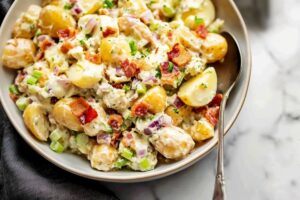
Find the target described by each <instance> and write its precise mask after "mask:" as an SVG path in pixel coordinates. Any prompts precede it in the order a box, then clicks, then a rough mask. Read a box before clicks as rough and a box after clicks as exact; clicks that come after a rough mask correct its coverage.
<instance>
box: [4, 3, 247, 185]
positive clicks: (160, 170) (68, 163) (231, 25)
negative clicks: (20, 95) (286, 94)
mask: <svg viewBox="0 0 300 200" xmlns="http://www.w3.org/2000/svg"><path fill="white" fill-rule="evenodd" d="M213 2H214V3H215V6H216V8H217V16H218V17H220V18H222V19H224V20H225V22H226V23H225V29H226V30H227V31H229V32H231V33H232V34H233V35H234V36H235V37H236V39H237V42H238V43H239V46H240V48H241V54H242V68H243V71H242V76H241V79H240V81H239V83H238V84H237V86H236V88H235V90H234V91H233V92H232V95H231V97H230V101H229V103H228V106H227V108H226V113H225V116H226V120H225V128H226V132H227V131H228V130H229V129H230V127H231V126H232V124H233V123H234V121H235V119H236V118H237V116H238V114H239V112H240V110H241V108H242V106H243V103H244V100H245V98H246V94H247V89H248V85H249V81H250V74H251V53H250V46H249V40H248V35H247V30H246V26H245V23H244V21H243V19H242V17H241V15H240V13H239V11H238V9H237V8H236V6H235V4H234V2H233V1H232V0H213ZM31 4H40V0H16V1H15V2H14V4H13V5H12V6H11V8H10V10H9V12H8V13H7V15H6V17H5V19H4V21H3V23H2V26H1V29H0V41H1V45H0V55H2V51H3V47H4V45H5V43H6V41H7V40H8V39H9V38H10V37H11V32H12V28H13V24H14V23H15V21H16V20H17V18H18V17H19V16H20V14H21V12H24V11H25V10H27V8H28V6H29V5H31ZM229 51H230V50H229ZM14 76H15V71H11V70H8V69H5V68H3V67H2V62H1V61H0V84H1V87H0V98H1V102H2V105H3V107H4V109H5V111H6V113H7V115H8V117H9V119H10V121H11V123H12V124H13V125H14V127H15V128H16V129H17V131H18V132H19V134H20V135H21V136H22V138H23V139H24V140H25V141H26V142H27V143H28V144H29V145H30V146H31V147H32V148H33V149H34V150H35V151H36V152H38V153H39V154H40V155H41V156H43V157H44V158H46V159H47V160H49V161H50V162H52V163H53V164H55V165H57V166H59V167H61V168H62V169H64V170H66V171H69V172H71V173H74V174H77V175H79V176H82V177H86V178H90V179H95V180H99V181H110V182H139V181H148V180H153V179H156V178H160V177H164V176H168V175H170V174H173V173H175V172H178V171H180V170H182V169H184V168H186V167H188V166H190V165H192V164H193V163H195V162H196V161H198V160H199V159H201V158H203V157H204V156H205V155H207V154H208V153H209V152H210V151H211V150H212V149H213V148H214V147H215V146H216V144H217V137H216V136H215V137H214V138H213V139H211V140H209V141H208V142H207V143H206V144H204V145H202V146H201V147H199V148H197V149H195V150H194V151H193V152H192V153H191V154H190V155H189V156H187V157H186V158H184V159H182V160H180V161H177V162H174V163H171V164H161V165H159V166H157V168H156V169H154V170H152V171H148V172H133V171H117V172H101V171H96V170H94V169H92V168H91V167H90V163H89V162H88V161H87V160H85V159H83V158H81V157H80V156H77V155H73V154H69V153H63V154H57V153H54V152H53V151H51V150H50V148H49V145H48V144H46V143H41V142H39V141H37V140H36V139H35V138H34V137H33V136H32V135H31V134H30V133H29V132H28V131H27V129H26V127H25V126H24V123H23V119H22V115H21V113H20V112H19V111H18V109H17V107H16V106H15V105H14V102H13V101H12V100H11V99H10V97H9V91H8V87H9V85H10V84H11V83H12V81H13V79H14Z"/></svg>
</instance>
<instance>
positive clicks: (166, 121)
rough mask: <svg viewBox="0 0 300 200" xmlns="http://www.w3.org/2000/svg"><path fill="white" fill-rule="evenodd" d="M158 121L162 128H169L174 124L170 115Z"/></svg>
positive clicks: (163, 116)
mask: <svg viewBox="0 0 300 200" xmlns="http://www.w3.org/2000/svg"><path fill="white" fill-rule="evenodd" d="M158 121H159V124H160V126H169V125H171V124H172V118H171V117H170V116H168V115H162V116H161V117H160V118H159V119H158Z"/></svg>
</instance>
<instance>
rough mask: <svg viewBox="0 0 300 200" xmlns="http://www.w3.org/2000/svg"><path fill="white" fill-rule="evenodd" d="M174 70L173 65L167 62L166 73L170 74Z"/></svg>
mask: <svg viewBox="0 0 300 200" xmlns="http://www.w3.org/2000/svg"><path fill="white" fill-rule="evenodd" d="M173 69H174V64H173V63H172V62H169V65H168V72H170V73H171V72H172V71H173Z"/></svg>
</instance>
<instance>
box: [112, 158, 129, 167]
mask: <svg viewBox="0 0 300 200" xmlns="http://www.w3.org/2000/svg"><path fill="white" fill-rule="evenodd" d="M127 163H128V160H125V159H123V158H119V159H118V160H117V161H116V162H115V163H114V167H115V168H118V169H121V168H122V167H124V166H126V165H127Z"/></svg>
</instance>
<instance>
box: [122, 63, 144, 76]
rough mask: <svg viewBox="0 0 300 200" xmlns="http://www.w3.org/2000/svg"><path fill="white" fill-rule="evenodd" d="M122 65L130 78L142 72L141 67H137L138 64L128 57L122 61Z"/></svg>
mask: <svg viewBox="0 0 300 200" xmlns="http://www.w3.org/2000/svg"><path fill="white" fill-rule="evenodd" d="M121 67H122V68H123V70H124V73H125V75H126V76H127V77H128V78H131V77H134V76H135V75H137V74H138V73H139V72H140V69H139V68H138V67H137V65H136V64H135V63H130V62H129V60H128V59H126V60H125V61H123V62H121Z"/></svg>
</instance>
